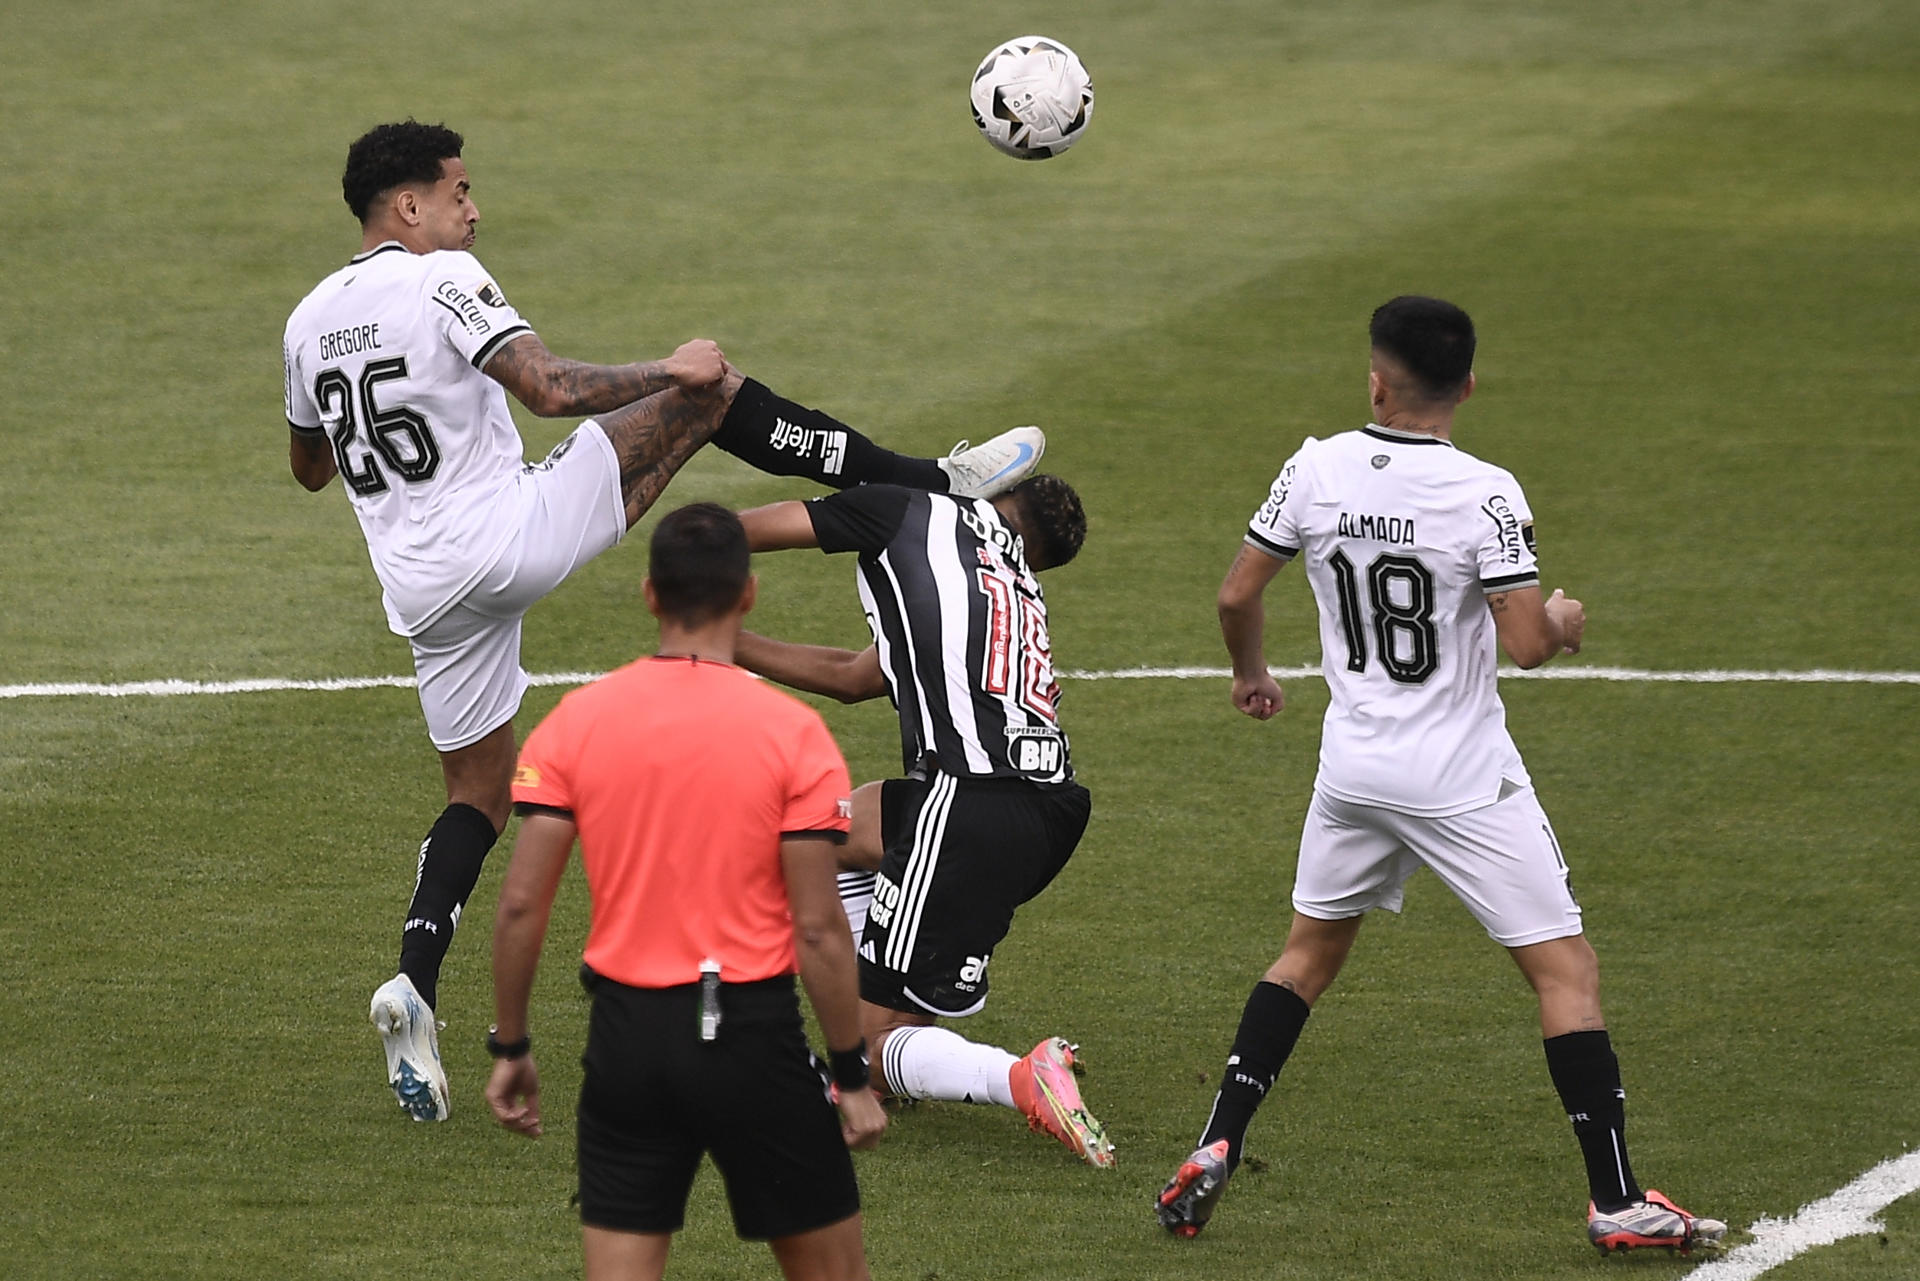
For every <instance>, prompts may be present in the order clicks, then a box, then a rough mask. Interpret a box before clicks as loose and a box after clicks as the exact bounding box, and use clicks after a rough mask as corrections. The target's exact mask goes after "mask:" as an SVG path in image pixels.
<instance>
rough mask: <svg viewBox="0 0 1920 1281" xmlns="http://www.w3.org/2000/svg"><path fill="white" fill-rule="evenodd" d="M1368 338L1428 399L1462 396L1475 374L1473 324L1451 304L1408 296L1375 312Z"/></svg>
mask: <svg viewBox="0 0 1920 1281" xmlns="http://www.w3.org/2000/svg"><path fill="white" fill-rule="evenodd" d="M1367 335H1368V337H1370V338H1371V339H1372V340H1373V346H1374V349H1375V350H1377V351H1383V352H1385V353H1386V354H1387V355H1389V356H1391V357H1393V359H1395V360H1397V361H1399V362H1400V364H1401V365H1403V366H1405V368H1406V370H1407V372H1408V373H1409V374H1412V375H1413V379H1414V381H1415V382H1416V383H1418V384H1419V386H1420V389H1421V390H1422V391H1424V392H1425V393H1426V394H1427V397H1428V399H1430V400H1448V399H1451V398H1453V397H1455V396H1457V395H1459V394H1460V391H1461V390H1462V389H1463V388H1464V387H1465V386H1466V385H1467V378H1468V376H1469V375H1471V374H1472V373H1473V345H1474V339H1473V321H1472V320H1471V319H1469V318H1468V316H1467V313H1466V312H1464V311H1462V310H1460V309H1459V308H1458V307H1456V306H1454V305H1453V304H1452V303H1450V302H1443V301H1442V300H1440V299H1438V298H1422V297H1419V296H1418V295H1414V294H1404V295H1402V296H1401V297H1398V298H1395V299H1393V300H1392V301H1390V302H1385V303H1382V304H1381V305H1380V306H1379V307H1377V308H1376V309H1375V310H1374V313H1373V322H1372V323H1371V324H1370V325H1368V326H1367Z"/></svg>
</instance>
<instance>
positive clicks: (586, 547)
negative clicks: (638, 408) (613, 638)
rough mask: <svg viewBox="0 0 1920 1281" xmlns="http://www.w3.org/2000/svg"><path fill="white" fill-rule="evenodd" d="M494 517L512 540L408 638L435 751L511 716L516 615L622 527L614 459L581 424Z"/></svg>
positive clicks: (597, 434)
mask: <svg viewBox="0 0 1920 1281" xmlns="http://www.w3.org/2000/svg"><path fill="white" fill-rule="evenodd" d="M500 519H502V520H505V521H509V522H512V523H513V524H514V526H515V534H514V536H513V539H512V541H511V542H509V543H508V545H507V549H506V551H505V552H504V553H502V555H501V557H500V559H499V560H498V561H496V562H494V564H493V567H492V568H490V569H489V570H487V572H486V573H485V574H483V575H482V576H481V577H480V580H479V581H478V582H477V583H475V584H474V585H473V587H472V588H471V589H470V590H469V591H468V592H467V594H466V595H465V596H463V597H461V598H460V600H459V602H458V603H457V604H455V605H454V606H453V607H452V608H451V609H449V610H448V611H447V612H446V613H445V614H443V615H441V616H440V617H439V618H437V619H435V620H434V621H433V622H432V623H431V624H429V625H428V627H427V629H426V630H425V631H423V632H421V633H420V634H419V635H417V636H414V637H413V638H412V641H413V670H414V675H415V677H416V678H417V679H418V681H419V686H420V709H421V711H423V712H425V713H426V717H427V733H428V735H429V736H430V737H431V738H432V739H433V745H434V746H435V747H436V748H438V749H439V750H440V751H443V752H451V751H454V750H456V749H457V748H462V747H470V746H472V745H473V744H474V743H477V742H479V741H480V740H481V739H483V738H485V737H486V736H487V735H488V734H491V733H492V732H493V731H494V730H496V729H498V728H500V726H502V725H504V724H506V723H507V722H508V721H510V720H512V719H513V715H514V713H515V712H517V711H519V710H520V697H521V695H523V694H525V693H526V691H527V674H526V673H525V672H524V671H522V670H521V668H520V619H521V616H522V615H524V614H525V613H526V612H527V610H528V608H529V607H531V606H532V604H533V603H534V602H535V601H537V600H539V599H540V598H541V597H542V596H545V595H546V594H547V593H548V592H550V591H552V590H553V589H554V588H556V587H558V586H559V585H560V584H561V583H562V582H564V581H565V580H566V577H567V575H569V574H571V573H572V572H573V571H574V570H576V569H578V568H580V566H582V565H584V564H586V563H587V562H588V561H590V560H592V559H593V558H594V557H595V556H598V555H599V554H600V553H601V552H603V551H605V550H607V548H609V547H612V546H613V545H614V544H615V543H617V542H619V541H620V536H621V535H622V534H624V533H625V532H626V529H627V506H626V501H625V499H623V498H622V497H621V496H620V460H619V457H618V455H616V454H615V453H614V451H613V443H612V442H611V441H609V440H608V439H607V434H606V432H605V431H603V430H602V429H601V427H600V424H599V423H596V422H593V421H592V420H588V421H587V422H584V423H582V424H581V425H580V426H579V427H578V428H577V429H576V430H575V431H574V433H573V434H572V435H571V436H569V437H567V439H566V440H564V441H562V442H561V443H560V444H559V445H557V446H555V447H554V450H553V452H552V453H551V454H548V455H547V457H546V458H545V459H544V460H543V461H541V462H538V463H534V464H533V465H531V466H529V467H528V468H527V469H526V470H525V471H523V472H521V473H520V475H519V477H518V478H517V481H516V484H515V486H514V490H513V498H512V501H511V502H509V503H506V504H503V505H502V510H501V513H500Z"/></svg>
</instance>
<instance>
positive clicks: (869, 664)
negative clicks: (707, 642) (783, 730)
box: [733, 632, 887, 703]
mask: <svg viewBox="0 0 1920 1281" xmlns="http://www.w3.org/2000/svg"><path fill="white" fill-rule="evenodd" d="M733 661H734V662H736V663H738V664H739V665H740V666H742V667H744V668H746V669H747V670H748V671H750V672H752V673H753V674H754V675H756V676H764V677H766V678H767V679H768V680H770V681H776V682H778V683H779V684H781V685H785V686H786V687H787V688H789V689H800V690H805V691H806V692H807V693H809V694H824V695H826V696H827V697H828V698H837V699H839V700H840V701H841V702H843V703H864V702H865V701H866V700H868V699H870V698H879V697H880V696H881V695H882V694H885V693H886V692H887V680H886V677H885V676H884V675H882V674H881V671H880V651H879V649H878V648H877V647H875V646H873V645H869V646H867V647H866V648H865V649H862V650H851V649H839V648H836V647H835V646H832V645H799V644H795V643H794V642H792V641H780V640H774V639H773V638H771V637H768V636H756V635H755V634H754V633H752V632H741V633H740V642H739V644H738V645H737V646H735V648H734V651H733Z"/></svg>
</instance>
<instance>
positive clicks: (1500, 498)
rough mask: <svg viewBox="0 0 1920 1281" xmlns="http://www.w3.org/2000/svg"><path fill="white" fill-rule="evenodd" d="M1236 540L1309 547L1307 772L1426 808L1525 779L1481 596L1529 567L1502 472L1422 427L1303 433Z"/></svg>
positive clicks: (1352, 795) (1291, 549)
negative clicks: (1316, 677)
mask: <svg viewBox="0 0 1920 1281" xmlns="http://www.w3.org/2000/svg"><path fill="white" fill-rule="evenodd" d="M1247 541H1248V542H1249V543H1251V544H1252V545H1253V546H1255V547H1257V548H1259V549H1260V550H1262V551H1264V552H1267V553H1268V554H1270V555H1272V556H1276V557H1278V558H1280V559H1282V560H1290V559H1292V558H1293V557H1294V556H1296V555H1299V554H1300V553H1301V552H1305V553H1306V572H1307V581H1308V582H1309V583H1310V584H1311V585H1312V587H1313V597H1314V600H1315V602H1316V603H1317V605H1318V607H1319V614H1320V650H1321V668H1322V670H1323V671H1325V673H1326V677H1327V685H1328V688H1329V691H1330V693H1331V694H1332V702H1331V703H1330V704H1329V706H1328V708H1327V717H1326V722H1325V725H1324V726H1323V727H1322V730H1321V735H1320V772H1319V776H1318V778H1317V779H1316V782H1315V785H1316V786H1317V787H1319V788H1320V789H1322V790H1324V791H1325V792H1327V793H1329V794H1330V795H1332V796H1335V797H1337V798H1339V799H1341V800H1346V801H1352V802H1356V803H1358V804H1363V805H1378V806H1383V807H1385V808H1388V809H1393V810H1399V811H1402V812H1404V813H1408V814H1420V815H1429V816H1439V815H1447V814H1460V813H1464V812H1466V811H1467V810H1471V809H1477V808H1479V807H1480V806H1483V805H1491V804H1493V803H1494V802H1495V801H1496V800H1498V799H1499V798H1500V797H1501V796H1502V794H1503V793H1504V792H1509V791H1511V790H1513V789H1514V788H1519V787H1525V786H1527V785H1528V784H1529V782H1530V781H1531V780H1530V779H1529V778H1528V777H1527V772H1526V767H1525V766H1524V765H1523V764H1522V763H1521V760H1520V753H1519V751H1518V750H1517V749H1516V748H1515V747H1514V745H1513V739H1512V737H1511V736H1509V735H1508V733H1507V718H1506V709H1505V708H1504V707H1503V706H1502V705H1501V703H1500V694H1499V690H1498V688H1497V679H1496V673H1495V667H1496V663H1497V660H1498V650H1497V642H1496V637H1495V633H1494V626H1493V614H1492V611H1491V610H1489V609H1488V608H1487V603H1486V597H1487V595H1488V594H1490V593H1493V592H1500V591H1507V590H1510V589H1512V588H1516V587H1532V586H1536V585H1538V583H1539V581H1540V576H1539V573H1538V571H1537V570H1536V569H1535V566H1534V555H1533V516H1532V513H1531V512H1530V511H1529V510H1528V508H1527V500H1526V497H1525V496H1524V495H1523V494H1522V493H1521V492H1520V486H1519V484H1518V483H1516V482H1515V480H1514V478H1513V476H1512V475H1511V474H1510V473H1508V472H1506V471H1504V470H1502V469H1501V468H1498V467H1495V466H1493V465H1492V464H1490V463H1484V462H1481V461H1480V460H1479V459H1478V458H1475V457H1473V456H1472V455H1471V454H1467V453H1463V452H1462V451H1460V450H1458V449H1455V448H1454V447H1453V446H1452V445H1451V444H1449V443H1448V442H1446V441H1443V440H1440V439H1437V438H1436V437H1433V436H1426V435H1413V434H1409V433H1405V432H1396V431H1391V430H1389V429H1387V428H1384V427H1377V426H1369V427H1367V428H1366V429H1365V430H1364V431H1351V432H1343V433H1341V434H1340V435H1338V436H1334V437H1332V438H1330V439H1328V440H1315V439H1314V438H1313V437H1311V436H1310V437H1308V438H1307V440H1306V442H1305V443H1304V444H1302V445H1301V446H1300V449H1299V452H1298V453H1296V454H1294V456H1293V457H1292V458H1291V459H1290V460H1289V461H1288V462H1287V465H1286V466H1285V467H1284V468H1283V469H1282V470H1281V472H1280V475H1279V477H1278V478H1277V479H1276V480H1275V481H1274V482H1273V489H1272V491H1271V492H1270V493H1269V494H1268V496H1267V501H1266V503H1265V504H1264V505H1263V506H1262V507H1261V508H1260V510H1259V512H1258V513H1256V514H1255V516H1254V518H1253V520H1252V522H1251V523H1250V524H1249V527H1248V531H1247ZM1503 784H1504V785H1505V786H1504V787H1503Z"/></svg>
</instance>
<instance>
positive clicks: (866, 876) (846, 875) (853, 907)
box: [838, 872, 875, 948]
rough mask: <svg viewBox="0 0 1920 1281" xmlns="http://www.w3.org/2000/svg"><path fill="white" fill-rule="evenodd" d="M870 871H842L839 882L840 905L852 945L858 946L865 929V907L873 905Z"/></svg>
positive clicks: (872, 875) (872, 879) (872, 876)
mask: <svg viewBox="0 0 1920 1281" xmlns="http://www.w3.org/2000/svg"><path fill="white" fill-rule="evenodd" d="M874 877H875V874H874V873H872V872H842V873H840V875H839V877H838V880H839V882H840V906H841V908H842V909H844V910H845V912H846V914H847V926H848V928H850V929H852V931H853V945H854V947H856V948H858V947H859V946H860V936H861V935H862V934H864V933H866V931H867V908H869V907H871V906H872V905H873V882H874Z"/></svg>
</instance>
